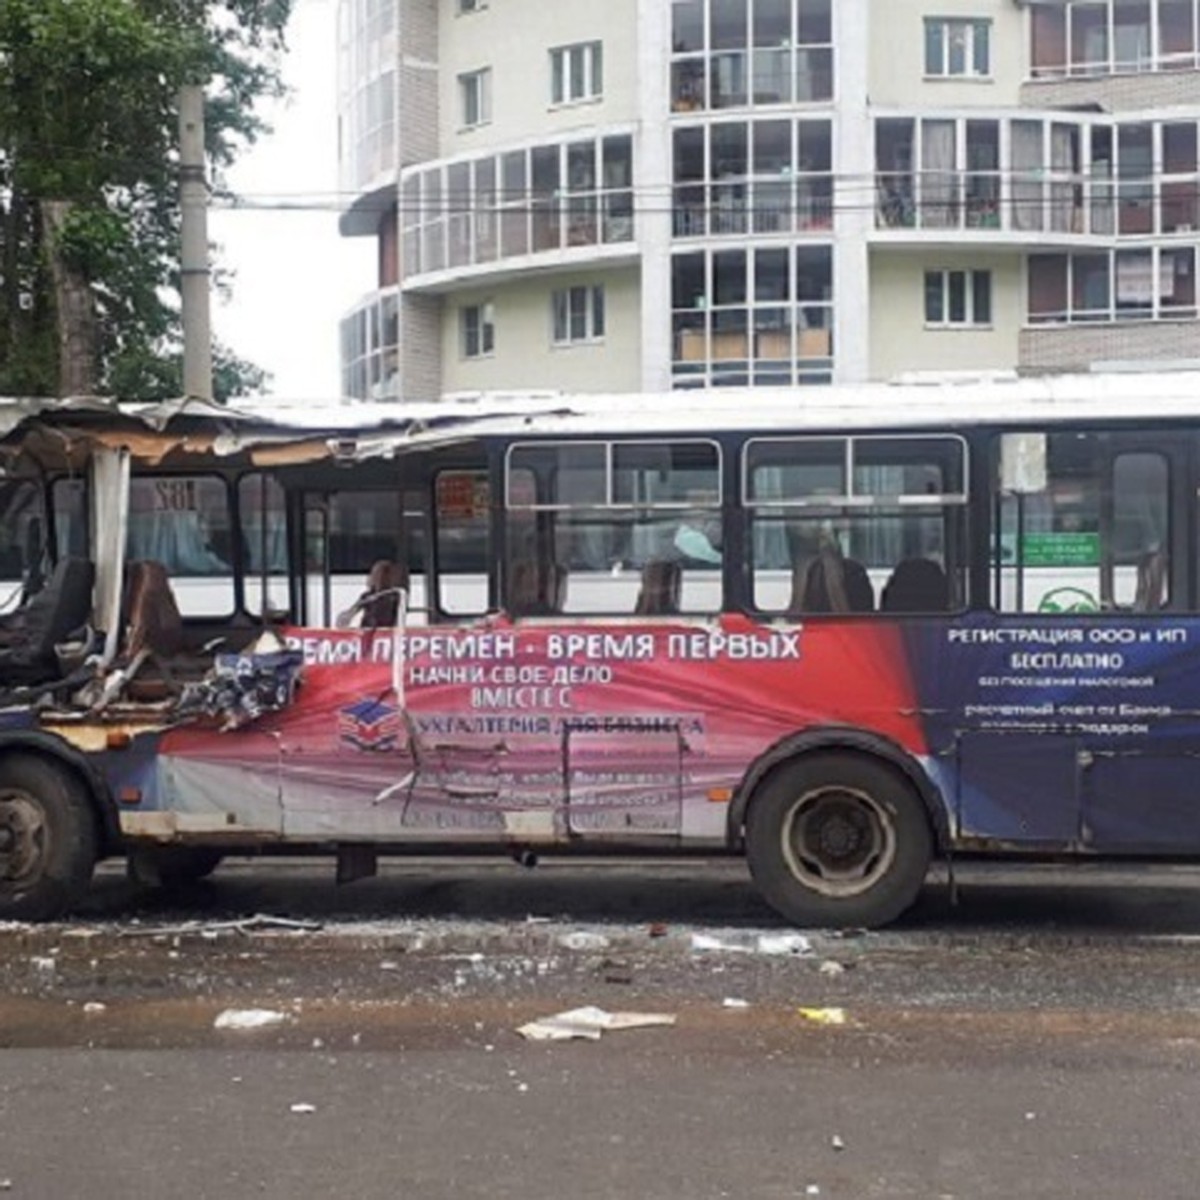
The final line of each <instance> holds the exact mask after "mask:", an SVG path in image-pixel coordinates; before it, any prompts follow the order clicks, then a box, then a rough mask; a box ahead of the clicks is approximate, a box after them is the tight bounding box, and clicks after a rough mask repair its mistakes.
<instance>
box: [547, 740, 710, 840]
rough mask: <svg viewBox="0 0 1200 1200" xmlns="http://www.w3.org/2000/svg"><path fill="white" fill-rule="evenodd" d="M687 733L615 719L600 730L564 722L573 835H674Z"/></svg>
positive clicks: (680, 804) (569, 826) (678, 822)
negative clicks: (626, 723) (624, 723)
mask: <svg viewBox="0 0 1200 1200" xmlns="http://www.w3.org/2000/svg"><path fill="white" fill-rule="evenodd" d="M686 750H687V743H686V738H685V733H684V730H683V728H682V725H681V723H680V722H679V721H677V720H664V721H662V722H661V724H659V725H657V726H656V727H645V726H641V725H636V724H628V725H623V724H622V722H621V721H620V720H616V721H614V722H611V723H610V724H608V725H606V727H605V729H604V730H598V729H596V728H595V727H594V725H592V724H591V723H589V722H587V721H582V722H571V721H568V722H565V723H564V728H563V757H564V760H565V776H566V795H565V798H564V800H565V803H564V807H565V811H566V821H567V832H568V834H570V835H571V836H572V837H580V838H583V837H594V838H603V837H637V836H639V835H651V836H653V835H675V836H677V835H678V834H679V833H680V832H681V831H682V827H683V767H684V754H685V753H686Z"/></svg>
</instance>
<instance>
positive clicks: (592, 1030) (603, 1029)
mask: <svg viewBox="0 0 1200 1200" xmlns="http://www.w3.org/2000/svg"><path fill="white" fill-rule="evenodd" d="M674 1024H675V1016H674V1014H672V1013H635V1012H607V1011H606V1010H605V1009H603V1008H595V1007H593V1006H591V1005H588V1006H586V1007H584V1008H572V1009H570V1010H569V1011H567V1012H561V1013H556V1014H555V1015H554V1016H552V1017H539V1018H538V1020H536V1021H530V1022H529V1024H528V1025H522V1026H521V1027H520V1029H518V1030H517V1032H518V1033H519V1034H520V1035H521V1036H522V1037H523V1038H525V1039H526V1040H528V1041H531V1042H564V1041H567V1040H569V1039H570V1038H584V1039H586V1040H588V1041H591V1042H598V1041H599V1040H600V1035H601V1034H602V1033H611V1032H615V1031H617V1030H620V1029H646V1028H650V1027H652V1026H656V1025H674Z"/></svg>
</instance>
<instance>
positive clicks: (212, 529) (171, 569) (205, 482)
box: [125, 475, 234, 617]
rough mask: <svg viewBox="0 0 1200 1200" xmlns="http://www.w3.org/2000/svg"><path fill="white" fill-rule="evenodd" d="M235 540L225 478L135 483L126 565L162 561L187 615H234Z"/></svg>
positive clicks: (185, 477) (193, 477)
mask: <svg viewBox="0 0 1200 1200" xmlns="http://www.w3.org/2000/svg"><path fill="white" fill-rule="evenodd" d="M232 538H233V531H232V525H231V522H230V519H229V498H228V492H227V490H226V486H225V482H224V481H223V480H221V479H218V478H215V477H213V476H208V475H170V476H167V475H158V476H141V477H139V478H135V479H133V480H131V481H130V485H129V533H128V538H127V541H126V547H125V555H126V561H127V562H139V561H150V562H158V563H162V565H163V566H164V567H165V568H166V571H167V574H168V575H169V576H171V585H172V590H173V591H174V593H175V598H176V602H177V603H178V605H179V611H180V612H181V613H182V614H183V615H184V616H185V617H187V616H194V617H223V616H229V615H231V614H232V612H233V605H234V596H233V568H232V566H231V565H230V564H231V563H232V561H233V559H232V549H233V547H232Z"/></svg>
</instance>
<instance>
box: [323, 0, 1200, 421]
mask: <svg viewBox="0 0 1200 1200" xmlns="http://www.w3.org/2000/svg"><path fill="white" fill-rule="evenodd" d="M339 62H340V116H339V122H340V154H341V163H340V166H341V188H342V190H343V192H344V193H345V194H346V196H347V197H352V199H350V200H349V202H348V203H347V205H346V208H345V210H344V212H343V214H342V218H341V229H342V232H343V233H344V234H345V235H347V236H359V237H373V238H375V239H376V240H377V244H378V281H377V282H378V287H377V290H376V291H374V292H373V293H372V294H371V295H369V296H367V297H365V298H364V299H363V301H362V302H361V304H360V305H359V306H358V307H357V308H356V309H355V310H354V311H353V312H351V313H349V314H348V315H347V316H346V318H345V320H344V321H343V324H342V331H341V344H342V364H343V377H344V387H345V390H346V392H347V394H350V395H358V396H400V397H403V398H406V399H408V398H411V399H429V398H432V397H436V396H439V395H443V394H446V393H454V392H463V391H475V390H480V389H506V388H514V389H515V388H520V389H530V388H537V389H541V388H545V389H568V390H579V391H596V392H607V391H629V390H638V389H644V390H651V391H659V390H667V389H670V388H694V387H721V386H743V385H747V384H751V385H759V386H800V385H808V384H813V385H815V384H822V383H828V382H831V381H835V380H836V381H847V382H852V381H861V380H867V379H888V378H893V377H895V376H897V375H900V374H904V373H908V372H917V371H946V370H972V371H975V370H979V369H996V370H1014V369H1015V370H1021V371H1059V370H1073V369H1083V370H1087V369H1089V368H1090V367H1091V366H1093V365H1094V364H1097V363H1118V362H1119V363H1138V364H1143V365H1145V364H1158V365H1166V364H1168V363H1179V362H1184V361H1187V362H1191V363H1193V364H1194V363H1195V362H1196V361H1197V360H1200V322H1198V320H1197V308H1196V268H1197V262H1196V255H1197V244H1198V243H1200V161H1198V153H1197V140H1198V139H1197V131H1198V125H1200V0H605V3H603V4H599V3H595V2H594V0H593V2H591V3H588V2H586V0H552V2H550V3H547V2H546V0H540V2H539V0H340V10H339Z"/></svg>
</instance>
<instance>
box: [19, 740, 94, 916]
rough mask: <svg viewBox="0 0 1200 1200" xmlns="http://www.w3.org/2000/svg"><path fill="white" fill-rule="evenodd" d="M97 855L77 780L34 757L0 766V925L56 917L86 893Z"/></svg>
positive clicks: (91, 813) (90, 815)
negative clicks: (3, 921)
mask: <svg viewBox="0 0 1200 1200" xmlns="http://www.w3.org/2000/svg"><path fill="white" fill-rule="evenodd" d="M98 853H99V836H98V832H97V828H96V814H95V811H94V810H93V808H92V805H91V802H90V799H89V797H88V795H87V793H86V792H85V791H84V789H83V786H82V785H81V784H80V783H79V781H78V780H77V779H75V778H74V777H73V776H72V775H71V774H70V773H69V772H67V771H66V770H64V769H63V768H62V767H59V766H57V765H56V764H55V763H52V762H48V761H47V760H45V759H42V758H38V757H37V756H36V755H28V754H14V755H11V756H6V757H5V758H3V759H2V760H0V919H4V920H15V921H51V920H54V919H55V918H56V917H61V916H62V915H63V914H64V913H66V912H67V911H68V910H69V909H70V908H71V907H72V906H73V905H75V904H77V903H78V902H79V900H80V899H81V898H82V897H83V896H84V894H85V893H86V892H87V889H88V885H89V883H90V882H91V878H92V871H93V870H94V868H95V866H96V858H97V856H98Z"/></svg>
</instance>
